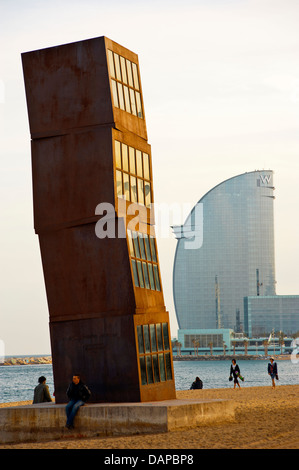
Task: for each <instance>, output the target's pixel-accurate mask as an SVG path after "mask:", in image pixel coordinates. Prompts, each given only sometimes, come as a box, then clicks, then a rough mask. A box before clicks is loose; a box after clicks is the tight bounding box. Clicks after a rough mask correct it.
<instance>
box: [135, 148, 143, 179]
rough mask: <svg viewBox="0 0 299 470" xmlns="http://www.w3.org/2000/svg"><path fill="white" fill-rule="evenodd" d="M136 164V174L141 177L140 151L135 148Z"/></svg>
mask: <svg viewBox="0 0 299 470" xmlns="http://www.w3.org/2000/svg"><path fill="white" fill-rule="evenodd" d="M136 165H137V176H141V178H142V177H143V168H142V153H141V152H140V150H136Z"/></svg>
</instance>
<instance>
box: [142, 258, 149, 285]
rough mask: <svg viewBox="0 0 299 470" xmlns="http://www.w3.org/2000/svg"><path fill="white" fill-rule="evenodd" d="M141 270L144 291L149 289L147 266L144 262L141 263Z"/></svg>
mask: <svg viewBox="0 0 299 470" xmlns="http://www.w3.org/2000/svg"><path fill="white" fill-rule="evenodd" d="M142 268H143V276H144V282H145V287H146V289H150V283H149V278H148V272H147V265H146V263H145V262H144V261H143V262H142Z"/></svg>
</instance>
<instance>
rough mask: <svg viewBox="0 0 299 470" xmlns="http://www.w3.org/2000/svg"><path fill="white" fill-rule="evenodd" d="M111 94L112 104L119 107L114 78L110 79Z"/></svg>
mask: <svg viewBox="0 0 299 470" xmlns="http://www.w3.org/2000/svg"><path fill="white" fill-rule="evenodd" d="M112 96H113V104H114V106H116V107H117V108H119V102H118V94H117V84H116V82H115V81H114V80H112Z"/></svg>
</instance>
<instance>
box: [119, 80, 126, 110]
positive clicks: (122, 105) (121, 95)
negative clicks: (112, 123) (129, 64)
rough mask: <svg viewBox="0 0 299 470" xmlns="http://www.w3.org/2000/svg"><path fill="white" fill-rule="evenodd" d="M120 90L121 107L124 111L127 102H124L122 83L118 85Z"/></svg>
mask: <svg viewBox="0 0 299 470" xmlns="http://www.w3.org/2000/svg"><path fill="white" fill-rule="evenodd" d="M117 89H118V99H119V107H120V109H122V110H123V111H124V110H125V102H124V93H123V86H122V84H121V83H117Z"/></svg>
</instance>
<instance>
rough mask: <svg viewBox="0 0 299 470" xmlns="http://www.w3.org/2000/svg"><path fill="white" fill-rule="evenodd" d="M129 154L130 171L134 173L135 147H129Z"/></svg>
mask: <svg viewBox="0 0 299 470" xmlns="http://www.w3.org/2000/svg"><path fill="white" fill-rule="evenodd" d="M129 156H130V172H131V173H133V174H136V166H135V149H134V148H133V147H129Z"/></svg>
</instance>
